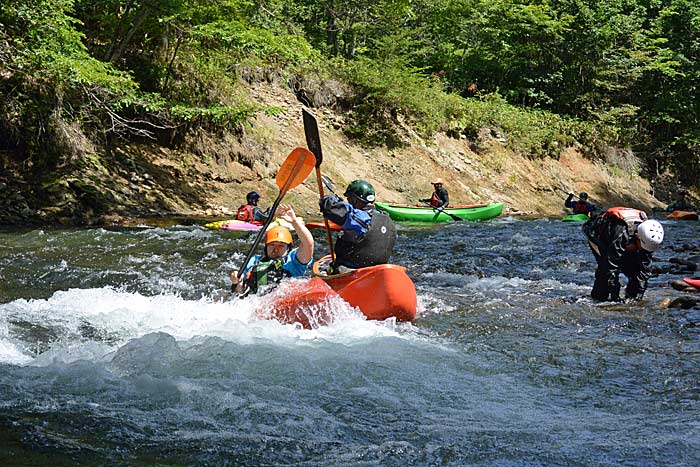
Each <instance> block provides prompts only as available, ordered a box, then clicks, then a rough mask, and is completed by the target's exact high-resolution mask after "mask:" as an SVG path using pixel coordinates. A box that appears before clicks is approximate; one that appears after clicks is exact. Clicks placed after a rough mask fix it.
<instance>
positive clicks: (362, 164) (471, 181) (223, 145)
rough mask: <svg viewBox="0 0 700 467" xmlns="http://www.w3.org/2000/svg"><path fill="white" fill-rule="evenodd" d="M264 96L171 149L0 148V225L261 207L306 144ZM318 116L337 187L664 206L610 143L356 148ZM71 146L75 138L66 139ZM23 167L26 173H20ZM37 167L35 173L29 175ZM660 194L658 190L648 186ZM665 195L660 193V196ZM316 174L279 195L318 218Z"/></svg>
mask: <svg viewBox="0 0 700 467" xmlns="http://www.w3.org/2000/svg"><path fill="white" fill-rule="evenodd" d="M250 93H251V95H252V96H253V97H254V98H255V99H256V100H257V101H258V102H260V103H261V104H265V105H268V106H274V107H275V108H277V109H279V111H278V112H276V113H275V114H274V115H261V116H259V117H258V118H257V120H256V121H255V122H254V124H253V125H252V126H250V127H247V128H245V129H244V130H243V132H242V133H241V134H237V135H234V134H210V133H206V132H204V131H202V132H197V133H192V134H190V135H189V136H188V137H187V138H186V140H185V141H184V142H181V143H180V144H178V145H177V147H175V146H174V145H172V144H163V143H159V142H156V141H146V142H141V143H134V142H112V143H111V144H110V147H103V146H99V145H94V144H87V147H84V146H86V144H85V143H83V147H82V148H81V147H78V149H75V150H74V154H73V155H72V156H71V157H67V158H66V160H64V161H62V162H61V163H60V164H58V168H57V169H52V170H51V171H49V172H47V173H41V172H40V171H39V172H37V171H36V170H23V169H26V168H23V167H21V166H16V165H15V166H14V167H13V166H12V155H11V154H7V153H4V154H0V158H2V160H3V166H4V167H6V169H5V170H3V173H0V200H2V201H0V211H1V212H0V223H1V224H3V225H36V224H53V223H58V224H66V225H101V224H115V223H116V224H119V223H125V222H129V219H132V218H134V217H139V218H143V217H147V218H158V217H163V216H183V215H184V216H204V217H208V218H211V217H227V216H231V215H232V213H233V212H235V209H236V208H237V207H238V205H239V204H241V202H242V201H243V200H244V198H245V193H246V192H248V191H251V190H256V191H258V192H260V193H261V194H262V196H263V198H262V200H261V203H260V204H261V206H263V207H265V206H267V205H268V204H270V203H271V202H272V200H273V199H274V198H275V197H276V196H277V194H278V188H277V186H276V184H275V179H274V177H275V175H276V173H277V169H278V168H279V166H280V164H281V162H282V161H283V160H284V159H285V157H286V156H287V154H288V153H289V152H290V151H291V150H292V149H293V148H294V147H296V146H305V145H306V143H305V138H304V131H303V125H302V119H301V109H302V104H301V103H300V102H299V101H298V100H297V99H296V97H295V95H294V94H293V93H292V92H290V91H288V90H287V89H285V88H283V87H279V86H276V85H272V84H267V83H265V84H258V85H256V86H255V87H252V88H251V89H250ZM313 110H314V112H315V113H316V114H317V118H318V122H319V128H320V133H321V141H322V145H323V153H324V159H323V164H322V166H321V169H322V172H323V173H324V174H326V175H328V176H330V177H331V178H332V179H333V180H334V182H335V184H336V186H338V187H340V188H341V190H342V188H343V187H344V186H345V185H346V184H347V183H348V182H349V181H351V180H353V179H357V178H364V179H367V180H369V181H370V182H371V183H372V184H373V185H374V186H375V189H376V191H377V197H378V199H379V200H382V201H390V202H398V203H415V202H416V201H417V199H418V198H422V197H427V196H429V195H430V193H431V191H432V187H431V185H430V181H431V179H433V178H434V177H438V176H439V177H441V178H442V179H443V180H444V183H445V186H446V188H447V189H448V190H449V192H450V200H451V202H452V204H475V203H485V202H492V201H501V202H504V203H505V205H506V210H505V214H510V215H528V216H554V217H556V216H560V215H561V214H563V212H564V210H563V200H564V198H565V197H566V194H565V192H566V191H568V190H573V191H576V192H578V191H587V192H588V193H589V194H590V195H591V199H592V201H593V202H595V203H597V204H599V205H601V206H612V205H628V206H634V207H639V208H642V209H646V210H651V209H653V208H659V207H662V206H664V205H665V203H662V202H661V201H660V200H658V199H657V198H656V197H654V196H653V194H652V192H653V190H652V186H651V185H650V183H649V182H648V181H647V180H645V179H643V178H641V177H640V176H639V175H638V173H639V170H640V167H639V165H638V163H637V161H636V159H635V157H634V156H633V155H631V154H629V153H625V152H624V151H614V150H611V151H610V154H609V157H608V158H607V161H605V162H603V161H597V162H594V161H591V160H588V159H586V158H585V157H583V155H582V152H581V151H580V150H579V149H577V148H566V149H564V150H563V151H562V152H561V155H560V157H559V159H558V160H555V159H551V158H547V159H538V160H531V159H529V158H527V157H524V156H522V155H519V154H515V153H513V152H512V151H510V150H508V149H507V136H504V135H503V134H501V133H500V132H499V131H498V130H497V129H484V130H483V131H482V132H481V133H480V134H479V135H478V137H477V138H476V139H475V140H467V139H454V138H450V137H448V136H446V135H444V134H438V135H436V136H435V137H434V138H432V139H431V140H429V141H426V140H422V139H420V138H419V137H418V136H414V137H413V141H412V144H410V145H407V146H406V147H403V148H400V149H395V150H388V149H386V148H364V147H360V146H358V145H355V144H354V143H353V142H352V141H351V140H349V139H348V138H347V137H346V136H345V135H344V134H343V132H342V130H343V127H344V125H345V122H344V118H343V115H341V114H338V113H335V112H332V111H331V110H328V109H313ZM74 146H75V145H74ZM27 173H33V174H34V175H33V176H32V177H31V178H27V177H26V174H27ZM37 173H38V175H37ZM658 193H659V191H658V189H657V194H658ZM666 194H667V193H664V195H666ZM317 198H318V191H317V187H316V180H315V178H314V177H309V178H308V179H307V181H306V182H304V184H302V185H301V186H299V187H298V188H295V189H294V190H292V191H290V192H289V194H288V195H287V200H288V201H290V202H292V203H293V204H294V205H295V206H298V207H299V211H300V212H302V213H304V215H306V216H311V217H313V216H314V215H317V214H318V212H317V208H316V202H317Z"/></svg>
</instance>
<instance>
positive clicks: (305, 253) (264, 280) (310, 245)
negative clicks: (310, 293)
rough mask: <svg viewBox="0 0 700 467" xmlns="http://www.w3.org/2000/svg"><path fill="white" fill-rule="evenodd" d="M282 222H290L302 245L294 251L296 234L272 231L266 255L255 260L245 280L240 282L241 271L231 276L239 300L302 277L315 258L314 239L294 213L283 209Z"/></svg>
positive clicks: (269, 235) (282, 230) (234, 272)
mask: <svg viewBox="0 0 700 467" xmlns="http://www.w3.org/2000/svg"><path fill="white" fill-rule="evenodd" d="M278 213H279V214H280V217H282V219H284V220H286V221H287V222H289V223H290V224H291V225H292V226H293V227H294V230H295V231H296V233H297V235H299V239H300V244H299V246H298V247H297V248H292V246H293V242H294V241H293V239H292V233H291V232H290V231H289V229H287V228H286V227H282V226H277V227H272V228H271V229H269V230H268V231H267V232H266V233H265V254H264V255H256V256H253V257H252V258H251V259H250V261H248V264H247V265H246V268H245V270H244V271H243V280H242V281H239V280H238V273H237V271H233V272H231V276H230V277H231V283H232V284H233V285H234V287H235V291H236V293H238V295H239V296H245V295H247V294H249V293H258V290H259V288H260V287H261V286H265V285H276V284H278V283H279V282H280V281H281V280H282V279H284V278H286V277H301V276H303V275H304V274H305V273H306V269H307V268H308V267H309V265H310V264H311V260H312V259H313V256H314V237H313V236H312V235H311V232H309V229H307V228H306V226H304V223H303V222H302V221H301V220H300V219H299V218H298V217H297V216H296V214H295V212H294V209H292V207H291V206H288V205H282V206H281V207H280V210H279V211H278Z"/></svg>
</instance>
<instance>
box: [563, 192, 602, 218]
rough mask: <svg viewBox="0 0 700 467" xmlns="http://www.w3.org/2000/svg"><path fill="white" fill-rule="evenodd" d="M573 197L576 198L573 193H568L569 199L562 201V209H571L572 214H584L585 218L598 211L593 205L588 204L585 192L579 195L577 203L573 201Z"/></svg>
mask: <svg viewBox="0 0 700 467" xmlns="http://www.w3.org/2000/svg"><path fill="white" fill-rule="evenodd" d="M574 196H576V195H575V194H574V192H573V191H570V192H569V197H568V198H566V201H564V207H567V208H569V209H572V210H573V213H574V214H586V215H587V216H591V215H593V213H594V212H595V211H596V210H597V209H598V208H596V206H595V204H591V203H589V202H588V193H586V192H585V191H582V192H581V193H579V195H578V200H577V201H574Z"/></svg>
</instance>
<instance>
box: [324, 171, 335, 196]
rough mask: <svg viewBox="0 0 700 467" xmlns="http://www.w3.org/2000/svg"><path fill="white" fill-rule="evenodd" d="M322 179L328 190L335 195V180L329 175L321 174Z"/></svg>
mask: <svg viewBox="0 0 700 467" xmlns="http://www.w3.org/2000/svg"><path fill="white" fill-rule="evenodd" d="M321 181H322V182H323V186H325V187H326V188H327V189H328V191H330V192H331V193H333V194H334V195H335V194H336V193H335V191H333V188H334V187H333V180H331V179H330V177H328V175H321Z"/></svg>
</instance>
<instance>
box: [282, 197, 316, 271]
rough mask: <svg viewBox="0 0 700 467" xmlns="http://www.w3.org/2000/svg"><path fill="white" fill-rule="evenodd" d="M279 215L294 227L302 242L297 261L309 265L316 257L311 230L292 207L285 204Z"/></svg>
mask: <svg viewBox="0 0 700 467" xmlns="http://www.w3.org/2000/svg"><path fill="white" fill-rule="evenodd" d="M277 213H278V215H279V216H280V217H282V219H284V220H286V221H287V222H289V223H290V224H292V226H293V227H294V230H295V231H296V233H297V236H298V237H299V240H300V244H299V249H298V250H297V259H298V260H299V262H300V263H302V264H308V263H309V261H311V260H312V259H313V257H314V237H313V235H311V232H309V229H307V228H306V226H305V225H304V223H303V222H302V221H301V220H299V218H298V217H297V215H296V213H295V212H294V209H293V208H292V207H291V206H290V205H288V204H283V205H282V206H280V208H279V210H278V211H277Z"/></svg>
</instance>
